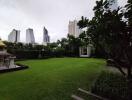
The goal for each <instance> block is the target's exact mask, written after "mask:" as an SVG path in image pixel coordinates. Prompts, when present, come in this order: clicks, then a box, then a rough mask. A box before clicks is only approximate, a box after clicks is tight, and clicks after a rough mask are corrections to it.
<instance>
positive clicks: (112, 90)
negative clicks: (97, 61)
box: [91, 71, 129, 100]
mask: <svg viewBox="0 0 132 100" xmlns="http://www.w3.org/2000/svg"><path fill="white" fill-rule="evenodd" d="M91 91H92V92H93V93H95V94H97V95H100V96H102V97H105V98H108V99H111V100H128V97H129V95H128V87H127V81H126V78H125V77H123V76H122V75H120V74H119V73H113V72H108V71H103V72H102V73H101V74H100V76H99V77H98V78H97V80H96V81H95V83H94V84H93V86H92V89H91Z"/></svg>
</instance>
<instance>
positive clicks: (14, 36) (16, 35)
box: [8, 29, 20, 43]
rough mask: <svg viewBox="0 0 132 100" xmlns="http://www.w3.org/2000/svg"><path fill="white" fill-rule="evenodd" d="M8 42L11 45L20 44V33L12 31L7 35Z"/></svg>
mask: <svg viewBox="0 0 132 100" xmlns="http://www.w3.org/2000/svg"><path fill="white" fill-rule="evenodd" d="M8 41H9V42H12V43H17V42H20V31H19V30H15V29H13V30H12V32H11V33H10V34H9V35H8Z"/></svg>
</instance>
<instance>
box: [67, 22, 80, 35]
mask: <svg viewBox="0 0 132 100" xmlns="http://www.w3.org/2000/svg"><path fill="white" fill-rule="evenodd" d="M81 33H82V30H81V29H79V26H78V25H77V21H76V20H74V21H69V25H68V34H69V35H72V36H74V37H78V36H79V35H80V34H81Z"/></svg>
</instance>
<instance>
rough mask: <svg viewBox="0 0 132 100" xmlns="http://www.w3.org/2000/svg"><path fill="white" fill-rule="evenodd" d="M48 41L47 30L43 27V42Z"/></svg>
mask: <svg viewBox="0 0 132 100" xmlns="http://www.w3.org/2000/svg"><path fill="white" fill-rule="evenodd" d="M49 42H50V36H49V35H48V30H47V29H46V28H45V27H44V29H43V44H45V45H46V44H47V43H49Z"/></svg>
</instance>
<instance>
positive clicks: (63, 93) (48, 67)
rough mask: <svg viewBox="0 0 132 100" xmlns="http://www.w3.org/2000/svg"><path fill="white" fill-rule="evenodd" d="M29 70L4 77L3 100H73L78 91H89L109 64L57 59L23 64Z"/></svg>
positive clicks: (0, 97)
mask: <svg viewBox="0 0 132 100" xmlns="http://www.w3.org/2000/svg"><path fill="white" fill-rule="evenodd" d="M19 63H21V64H26V65H28V66H30V68H29V69H27V70H22V71H17V72H11V73H5V74H0V100H71V98H70V96H71V94H72V93H75V92H76V91H77V88H78V87H81V88H83V89H88V88H89V87H90V86H91V84H92V82H93V81H94V79H95V78H96V77H97V75H98V74H99V73H100V71H101V70H103V69H104V66H105V61H104V60H101V59H93V58H91V59H85V58H53V59H46V60H28V61H21V62H19Z"/></svg>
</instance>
